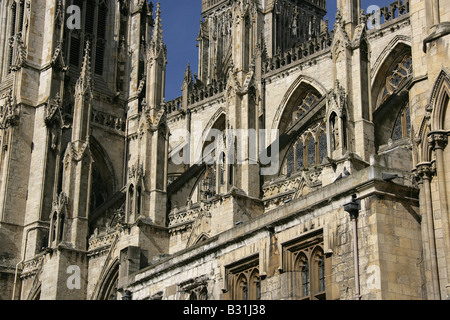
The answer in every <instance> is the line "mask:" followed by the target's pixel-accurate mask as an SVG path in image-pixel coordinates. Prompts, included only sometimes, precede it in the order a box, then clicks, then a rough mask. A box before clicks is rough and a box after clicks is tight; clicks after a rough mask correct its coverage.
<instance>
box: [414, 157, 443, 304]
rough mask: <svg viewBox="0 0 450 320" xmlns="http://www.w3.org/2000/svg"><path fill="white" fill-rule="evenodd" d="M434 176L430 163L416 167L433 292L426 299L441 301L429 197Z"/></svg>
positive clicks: (431, 204)
mask: <svg viewBox="0 0 450 320" xmlns="http://www.w3.org/2000/svg"><path fill="white" fill-rule="evenodd" d="M434 174H435V168H433V166H432V165H431V163H421V164H419V165H418V166H417V176H418V178H419V179H420V182H419V183H420V197H421V198H420V204H421V212H422V224H423V228H422V235H423V238H424V242H425V243H428V248H427V249H428V252H429V268H430V273H431V283H432V288H433V292H432V293H429V295H428V298H431V297H433V298H434V299H436V300H440V299H441V293H440V286H439V274H438V267H437V254H436V238H435V229H434V215H433V203H432V201H433V199H432V196H431V180H432V178H433V175H434Z"/></svg>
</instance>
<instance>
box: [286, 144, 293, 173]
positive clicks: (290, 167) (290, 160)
mask: <svg viewBox="0 0 450 320" xmlns="http://www.w3.org/2000/svg"><path fill="white" fill-rule="evenodd" d="M294 165H295V159H294V149H291V150H289V153H288V156H287V172H286V174H287V176H288V177H290V176H291V175H292V174H293V173H294V171H295V167H294Z"/></svg>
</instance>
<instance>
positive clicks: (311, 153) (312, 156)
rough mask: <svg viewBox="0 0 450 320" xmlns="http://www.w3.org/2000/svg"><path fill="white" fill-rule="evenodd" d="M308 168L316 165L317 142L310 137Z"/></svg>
mask: <svg viewBox="0 0 450 320" xmlns="http://www.w3.org/2000/svg"><path fill="white" fill-rule="evenodd" d="M307 155H308V167H312V166H314V165H315V164H316V141H315V140H314V137H313V136H310V137H309V139H308V143H307Z"/></svg>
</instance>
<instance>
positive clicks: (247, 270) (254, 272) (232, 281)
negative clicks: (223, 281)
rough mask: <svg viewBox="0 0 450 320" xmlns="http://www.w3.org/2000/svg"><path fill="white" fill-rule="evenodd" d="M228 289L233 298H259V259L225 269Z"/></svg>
mask: <svg viewBox="0 0 450 320" xmlns="http://www.w3.org/2000/svg"><path fill="white" fill-rule="evenodd" d="M227 274H228V289H230V291H231V296H230V298H231V299H233V300H244V301H245V300H261V277H260V274H259V260H258V259H252V260H249V261H248V262H244V263H241V264H237V265H236V266H233V267H231V268H229V269H228V270H227Z"/></svg>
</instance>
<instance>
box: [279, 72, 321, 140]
mask: <svg viewBox="0 0 450 320" xmlns="http://www.w3.org/2000/svg"><path fill="white" fill-rule="evenodd" d="M308 92H313V93H315V94H316V95H317V96H318V97H319V98H320V97H322V96H324V95H326V93H327V90H326V89H325V88H324V87H323V86H322V85H321V84H320V83H318V82H317V81H316V80H314V79H313V78H311V77H308V76H305V75H301V76H299V77H298V78H297V79H296V80H295V81H294V83H292V85H291V86H290V88H289V89H288V90H287V91H286V94H285V95H284V97H283V99H282V101H281V104H280V106H279V107H278V110H277V112H276V113H275V116H274V119H273V122H272V130H277V129H280V130H281V129H282V128H283V127H285V126H287V124H284V126H283V120H284V121H286V118H287V117H288V116H289V114H292V110H293V108H294V106H295V105H296V104H298V103H299V102H300V100H301V99H303V98H305V97H306V95H307V93H308ZM271 139H274V137H271Z"/></svg>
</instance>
